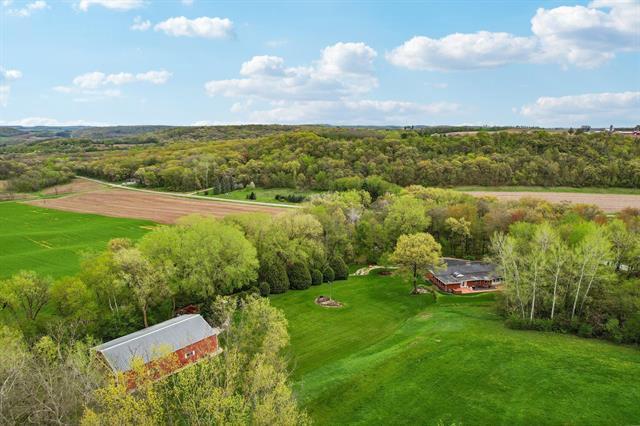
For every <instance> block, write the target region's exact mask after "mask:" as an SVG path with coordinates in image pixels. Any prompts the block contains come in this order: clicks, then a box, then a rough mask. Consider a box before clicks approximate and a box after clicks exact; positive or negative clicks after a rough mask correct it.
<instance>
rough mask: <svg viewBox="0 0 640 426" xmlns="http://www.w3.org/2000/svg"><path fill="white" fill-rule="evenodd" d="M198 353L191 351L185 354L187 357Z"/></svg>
mask: <svg viewBox="0 0 640 426" xmlns="http://www.w3.org/2000/svg"><path fill="white" fill-rule="evenodd" d="M195 355H196V351H189V352H187V353H186V354H184V357H185V358H191V357H192V356H195Z"/></svg>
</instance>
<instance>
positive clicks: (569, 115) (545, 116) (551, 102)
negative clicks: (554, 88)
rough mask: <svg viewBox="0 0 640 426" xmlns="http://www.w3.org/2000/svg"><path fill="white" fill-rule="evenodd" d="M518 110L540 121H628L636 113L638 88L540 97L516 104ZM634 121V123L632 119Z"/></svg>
mask: <svg viewBox="0 0 640 426" xmlns="http://www.w3.org/2000/svg"><path fill="white" fill-rule="evenodd" d="M520 114H522V115H523V116H525V117H528V118H531V119H533V120H535V121H537V122H539V123H542V124H549V125H551V124H558V125H564V126H567V125H579V124H589V123H594V121H595V122H597V123H599V124H601V125H604V124H606V122H605V123H603V120H615V121H616V122H625V121H627V122H631V121H635V120H637V119H638V117H640V92H619V93H587V94H583V95H573V96H560V97H541V98H538V99H537V100H536V102H535V103H533V104H530V105H525V106H523V107H522V108H520ZM634 124H635V123H634Z"/></svg>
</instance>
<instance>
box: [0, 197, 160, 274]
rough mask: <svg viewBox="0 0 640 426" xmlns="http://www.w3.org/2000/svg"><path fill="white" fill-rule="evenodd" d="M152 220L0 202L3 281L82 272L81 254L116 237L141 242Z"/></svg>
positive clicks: (0, 268)
mask: <svg viewBox="0 0 640 426" xmlns="http://www.w3.org/2000/svg"><path fill="white" fill-rule="evenodd" d="M154 225H155V224H154V223H153V222H149V221H144V220H135V219H119V218H111V217H105V216H98V215H91V214H80V213H70V212H62V211H58V210H50V209H44V208H40V207H34V206H29V205H25V204H19V203H14V202H3V203H0V279H2V278H6V277H9V276H11V275H13V274H14V273H15V272H17V271H19V270H21V269H28V270H33V271H36V272H38V273H41V274H45V275H51V276H52V277H54V278H56V277H61V276H65V275H71V274H74V273H76V272H77V271H78V269H79V266H80V256H81V254H82V252H86V251H99V250H104V249H105V248H106V243H107V242H108V241H109V240H110V239H112V238H116V237H127V238H132V239H137V238H140V237H141V236H142V235H144V234H145V233H146V232H148V231H149V229H151V227H153V226H154Z"/></svg>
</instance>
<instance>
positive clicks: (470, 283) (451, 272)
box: [427, 258, 502, 294]
mask: <svg viewBox="0 0 640 426" xmlns="http://www.w3.org/2000/svg"><path fill="white" fill-rule="evenodd" d="M443 260H444V268H441V269H437V270H431V271H429V273H428V274H427V279H428V280H429V281H431V282H432V283H433V284H435V285H436V286H437V287H438V288H439V289H440V290H442V291H446V292H447V293H454V294H466V293H477V292H484V291H494V290H497V289H498V288H499V286H500V283H501V281H502V280H501V278H500V276H499V275H498V274H497V273H496V266H495V265H494V264H492V263H488V262H473V261H469V260H464V259H453V258H444V259H443Z"/></svg>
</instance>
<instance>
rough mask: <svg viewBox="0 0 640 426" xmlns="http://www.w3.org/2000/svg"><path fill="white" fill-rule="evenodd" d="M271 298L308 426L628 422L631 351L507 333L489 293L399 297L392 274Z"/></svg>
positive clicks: (632, 416) (633, 403) (638, 415)
mask: <svg viewBox="0 0 640 426" xmlns="http://www.w3.org/2000/svg"><path fill="white" fill-rule="evenodd" d="M328 292H329V289H328V285H327V284H323V285H321V286H318V287H312V288H311V289H309V290H304V291H290V292H288V293H286V294H283V295H277V296H273V297H272V301H273V304H274V305H275V306H277V307H279V308H281V309H283V310H284V312H285V314H286V316H287V318H288V319H289V329H290V334H291V365H292V368H293V370H294V373H293V380H294V387H295V390H296V392H297V394H298V397H299V399H300V400H301V402H302V404H303V405H304V407H305V408H306V409H307V410H308V411H309V414H310V415H311V417H312V418H313V420H314V421H315V422H316V423H317V424H344V423H347V422H348V423H352V424H355V423H361V424H364V423H367V424H438V422H443V424H451V423H456V424H464V425H472V424H505V425H507V424H508V425H512V424H539V425H542V424H635V423H638V421H639V420H640V404H638V401H640V384H638V380H637V378H638V377H640V352H639V351H638V350H637V348H628V347H623V346H616V345H613V344H610V343H606V342H602V341H596V340H587V339H582V338H578V337H575V336H565V335H558V334H551V333H540V332H527V331H516V330H510V329H507V328H505V327H504V325H503V323H502V321H501V319H500V318H499V317H498V316H497V315H496V314H495V312H494V309H493V307H494V303H493V297H494V295H493V294H482V295H473V296H449V295H439V296H438V301H437V303H434V302H433V300H432V298H431V296H430V295H423V296H410V295H409V286H408V285H407V284H406V283H401V282H399V280H398V279H397V278H395V277H393V276H392V277H388V276H380V275H378V274H377V272H373V273H372V275H370V276H365V277H350V278H349V280H348V281H346V282H345V281H342V282H337V283H335V284H333V296H334V298H336V299H337V300H339V301H341V302H343V303H344V304H345V307H344V308H341V309H327V308H322V307H319V306H317V305H315V304H314V302H313V299H314V298H315V297H316V296H318V295H320V294H323V295H327V294H328Z"/></svg>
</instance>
